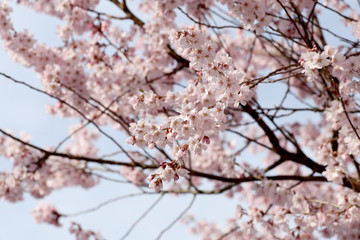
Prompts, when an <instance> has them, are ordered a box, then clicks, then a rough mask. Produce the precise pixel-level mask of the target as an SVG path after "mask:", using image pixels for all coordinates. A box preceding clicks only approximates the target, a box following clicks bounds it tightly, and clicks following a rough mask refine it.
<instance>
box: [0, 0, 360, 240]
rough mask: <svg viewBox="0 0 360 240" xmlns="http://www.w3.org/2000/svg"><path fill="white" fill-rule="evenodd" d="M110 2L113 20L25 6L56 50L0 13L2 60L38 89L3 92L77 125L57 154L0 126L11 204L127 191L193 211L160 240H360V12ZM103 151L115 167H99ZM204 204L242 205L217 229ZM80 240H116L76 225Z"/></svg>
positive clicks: (341, 0)
mask: <svg viewBox="0 0 360 240" xmlns="http://www.w3.org/2000/svg"><path fill="white" fill-rule="evenodd" d="M103 1H106V2H107V3H108V4H111V6H112V8H113V9H114V11H113V12H115V13H116V14H113V13H108V12H105V11H102V9H101V8H100V7H99V4H100V0H36V1H35V0H34V1H33V0H17V2H16V4H21V5H24V6H26V7H29V8H31V9H33V10H34V11H35V12H37V13H43V14H47V15H50V16H53V17H56V18H58V19H59V20H61V25H59V26H58V28H57V34H58V37H59V39H60V40H61V41H62V43H63V44H61V45H59V46H55V47H53V46H52V47H51V46H49V45H48V44H47V43H43V42H38V41H37V40H36V36H33V35H32V33H31V32H29V31H27V30H19V29H16V28H15V27H14V25H13V22H12V10H13V9H12V7H10V5H8V3H6V2H4V1H2V2H1V3H0V38H1V42H2V45H3V48H4V49H5V51H6V52H7V53H8V54H9V56H10V57H11V58H12V59H13V61H15V62H17V63H19V64H21V65H22V66H24V67H27V68H31V69H32V70H33V71H35V72H36V74H37V76H38V79H39V81H40V82H41V85H42V87H41V88H38V87H36V86H34V85H33V84H31V83H29V82H27V81H25V80H23V79H15V78H14V77H13V76H10V75H8V74H7V73H6V72H1V73H0V75H1V81H10V82H12V83H14V86H16V85H22V86H25V87H27V88H28V91H33V92H34V94H43V95H45V96H47V97H48V98H49V100H51V101H52V102H53V101H54V100H55V101H56V104H50V103H49V104H48V105H46V106H45V108H46V111H47V113H48V114H50V115H56V116H61V117H62V118H71V119H77V120H78V124H76V125H72V126H69V132H70V133H69V134H68V136H67V137H66V138H65V139H63V141H61V142H59V143H58V144H57V145H54V146H40V145H36V144H34V143H33V142H32V140H31V136H29V134H26V133H21V134H19V133H16V132H12V131H11V129H7V126H1V127H2V128H1V129H0V132H1V135H0V143H1V145H0V154H1V156H2V157H4V158H7V159H9V161H11V163H12V168H11V169H9V170H7V171H3V172H0V198H1V199H2V200H3V201H9V202H17V201H22V200H24V195H30V196H31V197H33V198H35V199H42V198H44V197H46V196H48V195H50V194H52V193H53V192H54V191H56V190H59V189H62V188H67V187H72V186H81V187H83V188H86V189H91V188H93V187H94V186H97V185H98V184H100V183H101V184H106V182H107V181H119V183H118V184H119V185H121V184H124V182H125V183H126V184H131V185H132V186H133V188H134V189H136V190H137V191H138V194H140V195H154V194H155V195H159V199H161V197H163V196H165V195H175V196H180V195H191V196H193V198H192V201H191V202H190V203H189V205H188V206H187V207H186V208H185V209H182V212H181V214H180V215H179V216H175V217H176V218H175V220H174V221H169V223H168V224H169V226H168V228H166V229H163V231H161V232H160V234H159V236H158V239H160V238H161V237H162V236H163V235H164V234H165V233H166V231H167V230H168V229H169V228H171V227H172V226H173V225H174V224H175V223H176V222H177V221H178V220H181V222H182V223H184V224H186V225H188V227H189V229H190V230H191V231H192V232H193V233H194V234H196V235H198V236H199V237H200V238H202V239H224V240H225V239H325V238H332V239H358V238H359V237H360V228H359V226H360V217H359V216H360V198H359V192H360V165H359V164H360V162H359V161H360V135H359V134H360V118H359V111H360V105H359V95H358V93H359V91H360V85H359V77H360V54H359V53H360V50H359V48H360V45H359V39H360V23H359V18H360V15H359V13H358V12H357V11H356V10H355V9H356V8H358V7H359V5H360V3H358V2H356V1H351V0H348V1H345V0H267V1H263V0H238V1H230V0H199V1H193V0H151V1H150V0H143V1H134V2H132V1H129V2H128V1H126V0H103ZM103 1H101V2H103ZM327 14H328V15H327ZM329 15H331V16H334V17H336V18H337V19H338V20H339V22H340V23H341V24H343V26H344V28H345V27H346V28H348V29H350V30H351V31H352V33H353V34H352V36H345V35H343V34H342V32H341V31H339V29H334V28H333V26H331V25H328V24H327V21H326V18H325V17H324V16H329ZM49 102H50V101H49ZM108 127H111V128H112V130H111V131H110V132H109V131H105V130H104V128H108ZM24 130H26V129H24ZM119 133H121V136H123V139H119V138H118V137H115V136H119ZM49 137H50V136H49ZM99 138H106V139H108V141H109V142H111V144H112V146H111V148H112V150H111V151H110V152H107V153H106V154H100V153H99V152H100V151H101V147H102V146H101V144H99V143H98V139H99ZM120 180H121V181H120ZM119 187H120V186H119ZM199 195H204V196H208V195H223V196H224V198H233V199H239V200H238V203H237V204H236V205H235V206H234V212H233V214H232V215H231V216H228V219H227V221H226V223H221V224H222V225H223V227H220V225H221V224H220V223H218V222H211V221H206V220H203V219H198V218H197V216H196V215H192V214H191V211H192V210H193V209H192V208H191V207H192V204H193V203H194V202H195V201H196V200H197V198H196V197H197V196H199ZM133 196H134V194H130V195H127V196H124V198H126V197H133ZM121 199H122V198H119V199H118V200H119V201H121ZM156 204H160V205H161V202H160V203H158V202H156ZM153 206H154V205H151V206H150V209H149V210H151V208H152V207H153ZM134 208H136V206H134ZM174 208H176V206H174ZM98 210H99V211H101V209H100V208H99V209H98ZM146 213H147V212H145V213H144V215H143V217H145V215H146ZM32 216H33V218H34V220H35V221H36V222H38V223H48V224H52V225H54V231H56V229H55V227H61V226H62V225H63V224H62V221H64V220H65V219H71V217H72V215H71V214H66V213H63V212H62V210H61V209H58V208H57V207H56V202H54V203H48V202H44V201H39V205H38V206H37V207H36V208H35V209H33V211H32ZM139 220H141V219H139ZM155 221H156V219H155ZM135 224H136V223H135ZM131 230H132V229H129V231H128V233H129V232H130V231H131ZM69 231H70V233H71V234H72V235H73V236H74V238H76V239H81V240H82V239H105V236H106V233H103V236H102V235H101V234H100V233H98V232H96V231H93V230H89V229H88V228H87V227H86V226H83V225H81V223H78V222H72V223H71V226H70V228H69ZM126 237H127V234H126V235H125V236H124V238H126ZM164 238H165V237H164Z"/></svg>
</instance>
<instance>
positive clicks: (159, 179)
mask: <svg viewBox="0 0 360 240" xmlns="http://www.w3.org/2000/svg"><path fill="white" fill-rule="evenodd" d="M188 174H189V171H188V170H187V169H186V168H184V167H183V166H182V165H181V164H180V163H179V162H178V161H172V162H171V163H168V162H162V163H161V166H160V167H159V168H158V170H156V172H155V173H154V174H151V175H150V176H149V177H148V181H149V182H150V184H149V187H150V188H151V189H154V190H155V191H157V192H159V191H160V190H161V189H162V188H163V181H168V182H170V181H172V180H174V181H177V180H178V179H179V177H186V176H187V175H188Z"/></svg>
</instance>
